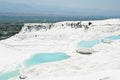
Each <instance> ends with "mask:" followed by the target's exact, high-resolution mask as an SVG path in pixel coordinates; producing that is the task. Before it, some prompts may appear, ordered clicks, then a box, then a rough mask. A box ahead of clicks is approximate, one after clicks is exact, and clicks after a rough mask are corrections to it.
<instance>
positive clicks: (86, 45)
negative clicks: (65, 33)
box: [78, 40, 101, 48]
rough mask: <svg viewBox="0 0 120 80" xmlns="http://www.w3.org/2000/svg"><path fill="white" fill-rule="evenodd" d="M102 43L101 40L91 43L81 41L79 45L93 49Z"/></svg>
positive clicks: (91, 41)
mask: <svg viewBox="0 0 120 80" xmlns="http://www.w3.org/2000/svg"><path fill="white" fill-rule="evenodd" d="M100 43H101V40H90V41H81V42H79V43H78V44H79V46H82V47H85V48H91V47H93V46H95V45H97V44H100Z"/></svg>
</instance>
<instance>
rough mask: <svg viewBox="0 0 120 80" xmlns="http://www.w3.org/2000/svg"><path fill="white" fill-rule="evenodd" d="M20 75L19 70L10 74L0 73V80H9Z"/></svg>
mask: <svg viewBox="0 0 120 80" xmlns="http://www.w3.org/2000/svg"><path fill="white" fill-rule="evenodd" d="M18 75H20V73H19V70H14V71H10V72H5V73H0V80H9V79H10V78H13V77H15V76H18Z"/></svg>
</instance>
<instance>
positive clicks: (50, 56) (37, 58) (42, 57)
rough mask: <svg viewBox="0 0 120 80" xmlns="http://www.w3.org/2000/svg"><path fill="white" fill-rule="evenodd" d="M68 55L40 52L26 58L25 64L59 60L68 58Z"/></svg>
mask: <svg viewBox="0 0 120 80" xmlns="http://www.w3.org/2000/svg"><path fill="white" fill-rule="evenodd" d="M69 57H70V56H68V55H66V54H65V53H40V54H35V55H33V56H32V57H31V58H30V59H28V60H26V61H25V62H24V64H25V65H26V66H33V65H37V64H40V63H45V62H52V61H59V60H64V59H67V58H69Z"/></svg>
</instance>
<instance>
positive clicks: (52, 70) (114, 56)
mask: <svg viewBox="0 0 120 80" xmlns="http://www.w3.org/2000/svg"><path fill="white" fill-rule="evenodd" d="M89 22H92V25H90V26H88V27H89V28H88V29H86V27H85V26H86V25H88V23H89ZM78 23H79V24H78ZM76 24H77V25H76ZM50 25H51V26H50ZM81 25H82V26H81ZM28 26H30V27H28ZM110 35H120V19H108V20H98V21H81V22H80V21H64V22H57V23H26V24H25V25H24V27H23V28H22V30H21V32H20V33H19V34H16V35H15V36H13V37H11V38H9V39H6V40H3V41H0V71H7V70H8V71H9V70H11V69H14V68H15V67H16V66H17V65H18V64H21V63H22V62H23V61H24V60H25V59H27V58H29V57H30V56H31V55H33V54H36V53H40V52H65V53H67V55H69V56H71V57H70V58H69V59H66V60H63V61H57V62H51V63H45V64H40V65H37V66H34V67H32V68H28V69H27V71H28V76H27V77H28V80H33V79H34V78H36V79H35V80H39V79H41V78H42V80H45V79H44V78H45V77H46V76H49V77H50V76H52V77H55V78H57V77H62V76H77V78H78V79H81V78H80V77H79V75H83V74H91V73H95V72H99V71H104V70H116V69H117V70H119V69H120V64H119V63H120V59H119V58H120V54H119V53H120V50H119V48H120V40H116V41H112V42H111V43H109V44H106V43H101V44H98V45H96V46H94V47H93V48H92V49H94V50H95V51H96V52H95V53H94V54H92V55H82V54H78V53H77V52H76V49H77V48H78V46H77V43H78V42H80V41H82V40H92V39H102V38H103V37H106V36H110ZM8 55H9V56H8ZM6 56H7V57H6ZM6 67H7V70H6ZM31 70H33V72H30V71H31ZM51 79H53V78H51ZM65 79H66V80H67V79H69V80H74V79H72V78H71V79H70V78H69V77H65ZM13 80H19V79H18V78H17V77H16V78H14V79H13ZM46 80H48V79H46ZM58 80H59V79H58ZM84 80H88V79H84ZM93 80H95V79H93Z"/></svg>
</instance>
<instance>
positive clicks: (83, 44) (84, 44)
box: [78, 35, 120, 48]
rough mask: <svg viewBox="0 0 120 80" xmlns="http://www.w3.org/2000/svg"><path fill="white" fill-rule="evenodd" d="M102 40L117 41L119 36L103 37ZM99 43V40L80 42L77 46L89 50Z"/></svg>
mask: <svg viewBox="0 0 120 80" xmlns="http://www.w3.org/2000/svg"><path fill="white" fill-rule="evenodd" d="M104 39H108V40H119V39H120V36H116V35H114V36H108V37H105V38H104ZM100 43H101V40H90V41H81V42H79V43H78V45H79V46H81V47H85V48H91V47H93V46H95V45H97V44H100Z"/></svg>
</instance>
